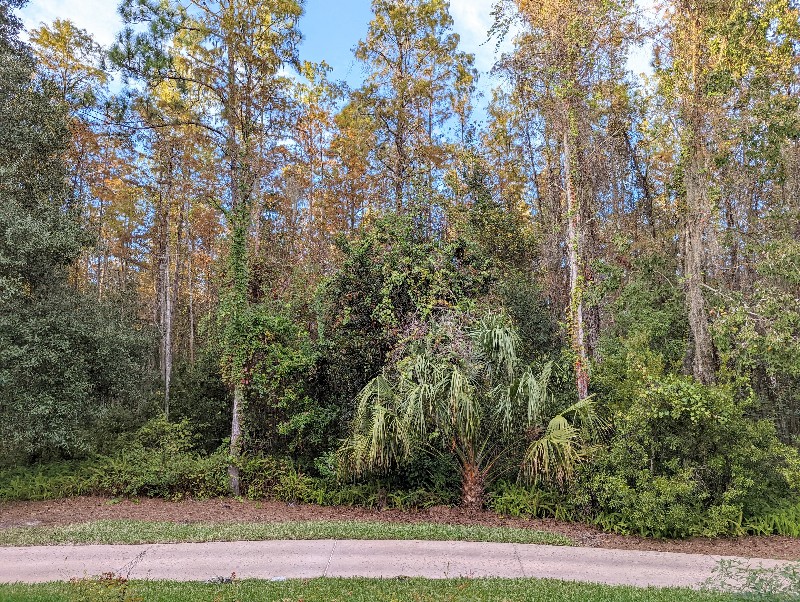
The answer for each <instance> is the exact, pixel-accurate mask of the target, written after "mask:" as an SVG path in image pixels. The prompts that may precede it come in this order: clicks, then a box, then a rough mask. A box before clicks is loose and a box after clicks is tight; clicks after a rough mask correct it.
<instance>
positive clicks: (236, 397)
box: [228, 382, 244, 496]
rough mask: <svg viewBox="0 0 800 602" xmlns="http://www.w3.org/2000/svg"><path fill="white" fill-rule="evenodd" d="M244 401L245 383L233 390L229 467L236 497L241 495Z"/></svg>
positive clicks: (231, 483) (230, 480)
mask: <svg viewBox="0 0 800 602" xmlns="http://www.w3.org/2000/svg"><path fill="white" fill-rule="evenodd" d="M243 399H244V383H241V382H240V383H238V384H237V385H236V386H235V387H234V389H233V418H232V419H231V458H232V462H231V463H230V464H229V465H228V477H229V484H230V488H231V493H232V494H233V495H234V496H239V495H241V488H240V483H239V465H238V464H237V460H238V459H239V456H240V454H241V453H242V425H241V422H240V420H239V417H240V414H241V411H242V400H243Z"/></svg>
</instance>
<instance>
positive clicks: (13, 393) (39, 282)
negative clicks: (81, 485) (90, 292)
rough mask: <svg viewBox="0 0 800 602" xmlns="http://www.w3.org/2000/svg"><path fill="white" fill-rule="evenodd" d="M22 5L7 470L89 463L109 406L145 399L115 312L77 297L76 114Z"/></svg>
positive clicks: (6, 83)
mask: <svg viewBox="0 0 800 602" xmlns="http://www.w3.org/2000/svg"><path fill="white" fill-rule="evenodd" d="M22 4H24V3H23V2H21V1H18V0H11V1H7V0H3V1H1V2H0V232H2V233H3V235H2V237H0V299H2V303H0V462H6V461H8V460H9V459H10V460H12V461H14V460H19V459H25V460H29V461H30V460H35V459H40V458H45V457H63V456H70V455H75V454H79V453H81V452H85V451H87V450H88V449H89V448H90V437H91V429H92V421H93V419H94V418H96V417H97V416H98V414H99V413H100V411H101V410H102V407H103V405H104V404H111V403H113V402H115V401H116V400H119V399H120V398H121V397H122V396H124V395H125V393H126V391H127V392H128V393H130V389H134V388H138V385H139V384H140V382H139V381H138V380H137V379H136V375H137V372H138V371H139V366H137V362H138V361H139V360H140V359H141V357H140V356H138V353H139V352H141V351H142V348H141V344H140V343H141V341H140V340H139V337H138V335H137V334H136V333H135V332H133V331H131V330H129V329H128V328H127V326H128V324H127V323H126V322H127V321H126V320H121V319H120V315H119V313H118V312H115V313H106V312H105V308H104V307H103V306H100V305H98V304H97V302H96V300H90V299H87V298H86V297H84V296H83V295H81V294H79V293H78V291H76V290H74V288H73V287H71V286H70V285H69V282H68V278H67V276H68V271H69V269H70V266H71V265H72V263H73V261H74V260H75V259H76V258H77V257H78V255H79V253H80V251H81V247H82V245H83V244H85V243H86V242H87V240H88V237H86V236H85V232H84V231H83V229H82V228H81V225H80V223H79V219H78V215H77V213H76V211H75V207H74V203H73V194H72V191H71V190H70V186H69V179H68V178H67V175H68V170H67V168H66V165H65V156H66V154H67V151H68V148H69V135H70V130H69V113H68V109H69V107H68V106H67V105H66V103H65V102H64V92H63V90H64V88H63V87H61V86H59V85H58V83H60V82H58V83H57V82H55V81H52V80H48V79H46V78H36V77H34V69H35V63H34V60H33V56H32V52H31V50H30V48H28V47H27V46H26V45H25V44H23V43H22V42H20V40H19V32H20V28H21V25H20V22H19V21H18V20H17V19H16V18H15V16H14V15H13V13H12V10H13V9H14V8H19V7H21V6H22ZM120 324H122V328H120V326H119V325H120ZM139 393H141V391H140V392H139Z"/></svg>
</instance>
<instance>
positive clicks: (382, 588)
mask: <svg viewBox="0 0 800 602" xmlns="http://www.w3.org/2000/svg"><path fill="white" fill-rule="evenodd" d="M737 599H739V598H738V597H736V596H732V595H727V594H710V593H701V592H695V591H691V590H683V589H637V588H632V587H609V586H603V585H589V584H579V583H572V582H563V581H549V580H535V579H474V580H472V579H457V580H426V579H311V580H290V581H283V582H270V581H241V582H234V583H231V584H224V585H220V584H204V583H176V582H153V581H150V582H145V581H139V582H130V583H125V582H115V581H109V582H105V583H103V582H98V581H83V582H78V583H47V584H40V585H0V600H3V601H4V602H55V601H59V600H64V601H70V602H72V601H74V600H91V601H92V602H100V601H104V600H115V601H125V602H133V601H134V600H142V601H147V602H182V601H185V602H202V601H205V600H207V601H209V602H212V601H213V602H228V601H230V602H234V601H241V602H244V601H247V600H258V601H268V600H269V601H273V600H274V601H278V600H280V601H282V602H283V601H286V602H289V601H296V602H301V601H302V602H335V601H341V602H345V601H346V602H358V601H363V602H376V601H382V600H386V601H398V602H399V601H404V600H409V601H413V602H445V601H446V602H462V601H463V602H468V601H469V602H484V601H485V602H502V601H508V602H511V601H517V600H519V601H525V602H678V601H680V602H716V601H723V600H737Z"/></svg>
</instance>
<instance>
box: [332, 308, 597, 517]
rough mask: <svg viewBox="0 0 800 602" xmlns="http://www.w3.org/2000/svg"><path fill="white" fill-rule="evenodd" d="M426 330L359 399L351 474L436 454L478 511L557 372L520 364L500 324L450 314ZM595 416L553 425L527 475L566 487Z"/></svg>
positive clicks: (538, 419)
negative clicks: (454, 468) (456, 469)
mask: <svg viewBox="0 0 800 602" xmlns="http://www.w3.org/2000/svg"><path fill="white" fill-rule="evenodd" d="M428 329H429V330H428V331H427V332H424V330H423V331H422V332H421V333H420V335H418V336H419V338H418V339H417V340H412V341H411V342H410V343H409V344H408V347H407V349H406V350H405V352H404V353H403V354H402V355H401V356H400V358H399V359H398V361H397V363H396V364H395V365H392V366H389V367H387V369H386V370H385V372H384V374H381V375H380V376H377V377H376V378H375V379H373V380H372V381H370V383H369V384H368V385H367V386H366V387H365V388H364V389H363V390H362V392H361V393H360V394H359V396H358V399H357V402H358V407H357V409H356V416H355V419H354V422H353V431H352V435H351V437H350V438H349V439H348V440H347V441H346V443H345V445H344V446H343V447H342V449H341V454H342V458H343V460H344V462H345V465H344V468H345V469H346V470H349V471H352V472H353V473H355V474H363V473H364V472H366V471H369V470H375V469H377V470H383V471H386V470H387V469H389V468H391V467H393V466H395V465H398V464H401V463H403V462H404V461H407V460H408V459H409V458H412V457H414V456H415V455H416V454H418V453H419V451H420V450H422V449H426V448H427V449H431V450H436V451H437V452H438V453H442V454H446V455H450V456H451V457H452V458H453V459H454V460H455V461H456V462H458V464H459V466H460V470H461V476H462V488H463V489H462V502H463V503H465V504H468V505H474V504H478V505H480V504H481V503H482V499H481V498H482V495H483V483H484V482H486V481H487V480H489V479H491V478H492V476H493V471H496V470H497V469H498V468H500V463H501V462H502V461H503V460H504V459H506V458H507V457H508V456H509V455H511V456H512V457H513V451H515V450H513V446H514V444H515V442H518V441H519V439H520V431H521V430H522V429H525V428H532V427H539V426H540V425H541V423H542V421H543V419H544V417H545V415H546V412H547V410H548V409H549V408H548V407H547V402H548V394H547V384H548V381H549V378H550V371H551V364H549V363H547V364H545V366H544V368H543V369H541V370H537V368H536V367H535V366H533V365H525V364H523V363H522V362H521V361H520V359H519V358H518V356H517V353H516V350H517V347H518V345H519V337H518V335H517V333H516V331H515V330H514V328H513V327H512V326H511V325H510V323H509V322H508V319H507V317H505V316H503V315H491V314H490V315H487V316H484V317H482V318H480V319H476V318H471V317H470V316H467V315H464V314H445V315H443V317H442V318H440V319H439V320H437V321H435V322H431V323H430V324H429V325H428ZM568 415H569V416H570V420H568V419H567V416H568ZM593 415H594V412H593V403H592V402H591V400H583V401H582V402H578V403H577V404H574V405H573V406H571V407H570V408H567V409H566V410H564V412H563V413H560V414H558V415H556V416H555V417H553V418H552V419H551V420H550V422H549V424H548V426H547V428H546V429H544V432H543V433H542V434H541V436H540V437H537V438H535V439H534V440H533V441H531V442H530V443H529V445H528V449H527V451H525V453H524V454H523V457H522V466H523V467H524V469H525V472H526V474H528V475H529V476H531V477H532V478H543V479H552V480H557V481H559V482H561V483H563V482H564V481H566V480H568V479H569V477H570V475H571V474H572V472H573V470H574V466H575V465H576V464H578V463H579V462H580V461H581V459H582V453H583V452H582V447H583V441H584V438H583V437H582V436H581V435H582V433H581V431H579V430H578V428H577V427H576V424H579V423H584V424H588V423H590V422H591V420H590V418H591V417H592V416H593ZM564 433H569V435H568V436H565V435H564Z"/></svg>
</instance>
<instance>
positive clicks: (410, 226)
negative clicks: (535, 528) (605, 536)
mask: <svg viewBox="0 0 800 602" xmlns="http://www.w3.org/2000/svg"><path fill="white" fill-rule="evenodd" d="M24 4H25V0H0V233H2V235H0V500H37V499H52V498H61V497H68V496H75V495H83V494H97V495H107V496H131V497H136V496H150V497H163V498H167V499H173V500H174V499H182V498H208V497H217V496H234V497H241V498H247V499H253V500H259V499H265V500H267V499H269V500H279V501H287V502H296V503H298V502H302V503H314V504H322V505H337V506H351V505H352V506H366V507H370V508H429V507H433V506H440V505H461V506H463V507H466V508H477V509H480V508H486V509H489V510H493V511H495V512H498V513H501V514H506V515H512V516H530V517H540V518H546V517H553V518H557V519H559V520H564V521H575V522H582V523H591V524H593V525H597V526H599V527H600V528H602V529H603V530H607V531H613V532H617V533H622V534H636V535H642V536H652V537H676V538H682V537H689V536H697V535H702V536H721V535H742V534H748V533H749V534H756V535H770V534H780V535H791V536H800V3H798V1H797V0H664V2H663V3H662V4H663V6H661V7H660V9H659V10H658V13H657V16H656V17H653V15H652V14H651V13H649V12H647V11H644V10H642V5H641V3H637V2H635V1H633V0H497V2H496V3H495V6H494V11H493V17H494V26H493V27H492V29H491V30H490V31H488V32H487V33H486V35H487V40H488V41H487V43H488V44H497V43H500V42H506V43H510V45H509V48H510V49H509V50H508V51H507V52H505V53H503V54H502V57H501V58H500V59H499V60H498V62H497V64H495V65H494V67H493V68H492V71H491V73H480V72H479V71H478V69H477V68H476V66H475V57H474V56H473V55H471V54H469V53H466V52H464V51H462V50H461V48H460V39H459V36H458V35H457V34H456V33H455V31H454V29H453V19H452V17H451V14H450V10H449V3H448V2H447V0H372V2H371V7H372V13H373V14H372V20H371V21H370V23H369V25H368V27H367V28H366V29H365V31H364V32H363V35H362V37H361V41H360V42H359V43H358V45H357V46H356V47H355V48H354V49H353V52H354V60H356V61H357V64H358V65H359V68H360V69H362V70H363V72H364V80H363V85H361V86H359V87H354V86H351V85H348V84H346V83H344V82H340V81H336V80H335V79H334V78H333V77H332V75H331V73H332V70H331V68H330V67H329V66H328V65H327V64H326V63H324V62H323V63H311V62H308V61H306V60H304V58H303V56H302V55H301V53H300V51H299V49H300V42H301V40H302V39H303V35H304V34H303V15H304V2H303V0H215V1H214V2H207V1H206V0H123V1H122V3H121V4H120V6H119V11H120V15H121V16H122V19H123V21H124V28H123V29H122V30H121V31H119V32H117V34H116V38H115V39H116V41H115V42H114V44H113V45H111V46H110V47H104V46H101V45H100V44H99V43H97V42H96V41H95V40H94V39H93V37H92V35H91V34H89V32H87V31H85V30H82V29H80V28H79V27H78V26H76V25H75V24H74V23H72V22H70V21H69V20H66V19H65V20H56V21H54V22H52V23H47V24H41V25H40V26H39V27H38V28H34V29H31V30H30V31H25V30H24V29H23V26H22V22H21V21H20V18H19V16H18V10H19V9H21V8H22V6H23V5H24ZM65 16H66V15H65ZM636 49H638V50H636ZM642 49H645V50H646V51H647V52H650V53H651V55H650V56H649V61H650V65H651V71H650V73H648V74H647V75H644V76H642V77H639V76H636V75H634V74H633V73H632V72H631V71H630V69H629V68H628V57H629V56H630V54H631V53H632V52H634V51H638V52H642V51H643V50H642ZM487 78H491V81H493V82H497V85H496V86H493V89H492V90H491V91H490V92H488V94H483V96H482V95H481V90H484V89H485V88H482V87H481V86H480V82H481V81H485V80H486V79H487Z"/></svg>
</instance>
